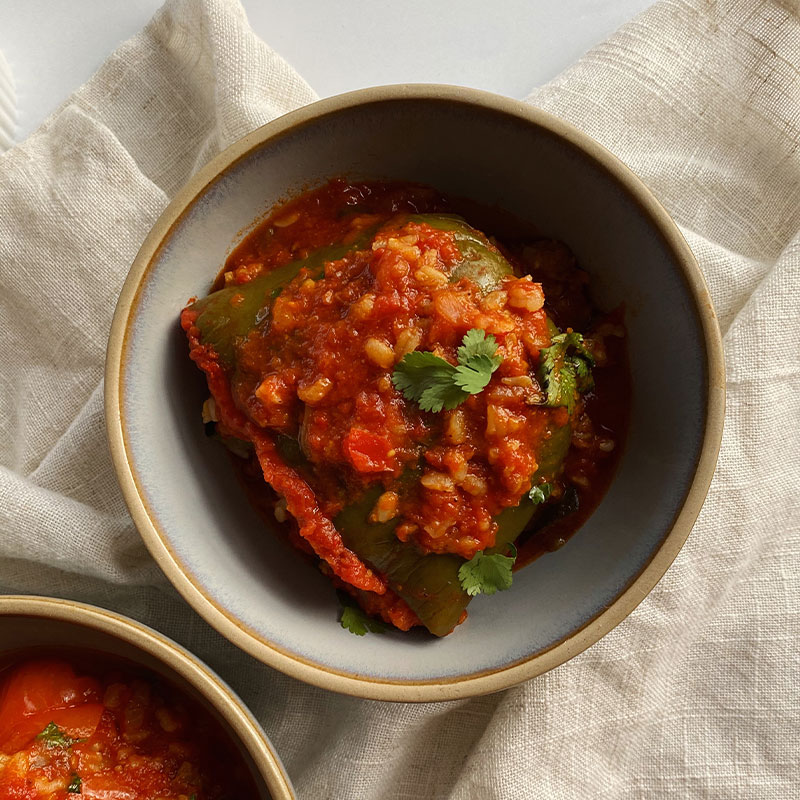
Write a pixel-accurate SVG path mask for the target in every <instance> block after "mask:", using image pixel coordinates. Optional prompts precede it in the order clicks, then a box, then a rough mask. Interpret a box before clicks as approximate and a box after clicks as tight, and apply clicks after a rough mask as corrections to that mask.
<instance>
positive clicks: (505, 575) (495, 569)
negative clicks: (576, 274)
mask: <svg viewBox="0 0 800 800" xmlns="http://www.w3.org/2000/svg"><path fill="white" fill-rule="evenodd" d="M509 547H510V550H511V555H510V556H504V555H501V554H500V553H493V554H492V555H488V556H487V555H486V554H485V553H484V552H483V550H479V551H478V552H477V553H475V555H474V556H472V558H471V559H470V560H469V561H467V562H465V563H464V564H462V565H461V566H460V567H459V570H458V580H459V581H460V582H461V588H462V589H463V590H464V591H465V592H466V593H467V594H468V595H469V596H470V597H474V596H475V595H476V594H494V593H495V592H502V591H505V590H506V589H509V588H511V580H512V576H511V568H512V567H513V566H514V561H516V558H517V549H516V548H515V547H514V545H513V544H512V545H509Z"/></svg>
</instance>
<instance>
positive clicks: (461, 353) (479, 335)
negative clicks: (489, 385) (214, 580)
mask: <svg viewBox="0 0 800 800" xmlns="http://www.w3.org/2000/svg"><path fill="white" fill-rule="evenodd" d="M496 352H497V342H496V341H495V338H494V336H492V334H491V333H490V334H489V335H488V336H487V335H486V331H484V330H481V329H480V328H472V329H471V330H468V331H467V332H466V333H465V334H464V338H463V339H462V340H461V347H459V348H458V363H459V364H466V363H467V362H468V361H469V360H470V359H471V358H473V357H474V356H486V357H487V358H494V357H495V353H496ZM498 363H499V362H498Z"/></svg>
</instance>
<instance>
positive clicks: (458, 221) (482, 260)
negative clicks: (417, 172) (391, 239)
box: [409, 214, 514, 294]
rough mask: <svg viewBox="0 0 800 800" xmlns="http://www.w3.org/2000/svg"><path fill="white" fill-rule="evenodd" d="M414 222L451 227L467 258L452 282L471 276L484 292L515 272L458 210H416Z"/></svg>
mask: <svg viewBox="0 0 800 800" xmlns="http://www.w3.org/2000/svg"><path fill="white" fill-rule="evenodd" d="M409 219H411V220H413V221H414V222H424V223H427V224H428V225H430V226H431V228H436V229H438V230H442V231H452V232H453V234H454V238H455V241H456V246H457V247H458V249H459V251H460V252H461V255H462V256H463V258H464V260H463V261H462V262H461V264H459V265H458V266H457V267H455V269H454V270H453V271H452V273H450V280H451V282H455V281H457V280H459V279H460V278H469V279H470V280H471V281H473V282H474V283H477V284H478V286H479V287H480V289H481V291H482V292H483V293H484V294H487V293H488V292H491V291H494V290H495V289H497V288H499V287H500V284H501V283H502V282H503V278H507V277H508V276H509V275H513V274H514V269H513V268H512V266H511V264H509V262H508V261H507V260H506V259H505V258H504V257H503V256H502V255H501V254H500V253H498V252H496V251H495V250H492V249H491V248H490V246H489V240H488V239H487V238H486V237H485V236H484V235H483V234H482V233H481V232H480V231H477V230H475V228H473V227H472V226H470V225H468V224H467V223H466V222H465V221H464V220H463V219H462V218H461V217H458V216H456V215H455V214H414V215H413V216H411V217H409Z"/></svg>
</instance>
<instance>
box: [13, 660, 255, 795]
mask: <svg viewBox="0 0 800 800" xmlns="http://www.w3.org/2000/svg"><path fill="white" fill-rule="evenodd" d="M255 796H256V790H255V787H254V785H253V783H252V779H251V778H250V777H249V775H248V774H247V772H246V768H245V766H244V764H243V763H242V762H241V759H240V758H239V757H237V756H236V755H235V753H234V752H233V750H232V748H231V745H230V744H229V743H228V741H227V740H226V738H225V736H224V734H223V732H222V730H221V729H220V727H219V724H218V723H217V722H216V721H214V720H213V719H212V718H211V717H210V716H209V714H208V713H207V712H206V711H204V710H203V709H201V708H199V707H198V706H197V704H196V703H194V702H193V701H190V700H189V699H188V698H187V697H185V696H184V695H183V694H182V693H180V692H178V691H176V690H175V689H174V688H173V687H171V686H169V685H168V684H166V683H164V682H163V681H162V680H160V679H158V678H156V677H155V676H154V675H152V674H151V673H147V672H143V671H142V670H139V669H137V668H135V667H133V666H131V667H128V666H127V665H125V664H123V663H121V662H120V663H114V662H103V661H102V660H100V661H98V659H97V658H95V657H87V656H86V655H77V656H76V657H75V658H70V659H69V660H63V659H61V658H50V657H48V658H41V657H37V658H31V659H28V660H25V661H22V662H17V663H15V664H14V665H12V666H10V667H8V668H6V669H5V670H3V671H0V797H1V798H3V800H68V798H73V797H87V798H95V800H223V798H227V800H244V799H245V798H252V797H255Z"/></svg>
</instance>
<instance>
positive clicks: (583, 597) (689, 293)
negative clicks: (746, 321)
mask: <svg viewBox="0 0 800 800" xmlns="http://www.w3.org/2000/svg"><path fill="white" fill-rule="evenodd" d="M341 175H346V176H349V177H354V178H372V179H397V180H403V181H416V182H420V183H424V184H429V185H431V186H434V187H436V188H437V189H438V190H440V191H441V192H443V193H445V194H448V195H450V196H453V197H459V198H467V199H469V200H473V201H476V202H478V203H479V204H481V205H483V206H489V207H491V206H497V207H499V208H501V209H503V210H505V211H507V212H509V213H510V214H512V215H513V216H515V217H517V218H518V219H521V220H523V221H526V222H530V223H531V224H532V225H533V226H535V227H536V228H537V229H538V230H539V231H541V232H543V233H546V234H548V235H551V236H553V237H554V238H556V239H560V240H562V241H564V242H565V243H566V244H567V245H568V246H569V247H570V248H571V249H572V251H573V252H574V253H575V255H576V256H577V258H578V261H579V263H580V264H581V265H582V266H583V267H584V268H585V269H586V270H588V271H589V273H590V274H591V276H592V288H593V293H594V295H595V299H596V300H597V302H598V303H599V304H600V305H601V306H602V307H606V308H608V309H611V308H614V307H616V306H618V305H619V304H621V303H624V305H625V323H626V326H627V330H628V346H629V356H630V362H631V373H632V382H633V399H632V411H631V419H630V428H629V433H628V439H627V444H626V447H625V450H624V453H623V455H622V458H621V461H620V464H619V467H618V469H617V473H616V476H615V478H614V481H613V484H612V486H611V488H610V489H609V491H608V493H607V494H606V496H605V498H604V499H603V501H602V503H601V504H600V506H599V507H598V509H597V510H596V511H595V512H594V514H593V515H592V516H591V518H590V519H589V520H588V522H587V523H586V524H585V525H584V527H583V528H582V529H581V530H580V531H579V532H578V533H577V534H576V535H575V536H574V537H573V538H572V539H571V540H570V541H569V542H568V543H567V545H566V546H564V547H563V548H561V549H560V550H558V551H557V552H556V553H553V554H550V555H547V556H545V557H543V558H541V559H539V560H538V561H536V562H535V563H533V564H532V565H530V566H528V567H526V568H525V569H523V570H521V571H520V572H518V573H517V575H516V576H515V579H514V586H513V587H512V588H511V589H510V590H509V591H507V592H503V593H502V594H499V595H495V596H493V597H491V598H482V597H479V598H476V599H475V600H474V601H473V602H472V604H471V605H470V614H469V619H468V620H467V622H466V623H465V624H464V625H462V626H460V627H459V628H457V629H456V630H455V632H454V633H452V634H451V635H450V636H447V637H445V638H443V639H440V640H433V639H432V638H431V637H427V636H424V635H416V634H413V633H412V634H411V635H408V634H402V633H399V632H398V633H394V632H392V633H389V634H386V635H383V636H366V637H363V638H359V639H356V638H355V637H353V636H352V634H350V633H349V632H348V631H346V630H344V629H342V628H341V627H340V626H339V625H338V624H337V621H336V619H337V603H336V600H335V596H334V594H333V592H332V590H331V588H330V586H329V584H328V582H327V580H326V579H325V578H324V577H323V576H321V575H319V574H318V573H317V572H316V570H315V569H314V568H313V567H312V566H310V565H309V564H307V563H306V562H305V561H304V560H303V559H302V558H299V557H297V555H296V554H295V553H294V552H292V551H291V550H290V549H289V548H288V547H287V546H286V545H285V544H284V543H283V542H282V541H279V540H278V539H277V538H276V537H274V536H272V535H271V533H270V531H269V530H267V529H266V523H265V522H264V521H263V520H262V519H261V518H260V517H259V516H258V515H257V514H256V513H255V512H254V511H253V510H252V509H251V508H250V506H249V504H248V502H247V500H246V498H245V495H244V492H243V490H242V489H241V487H240V486H239V484H238V483H237V481H236V479H235V477H234V475H233V472H232V470H231V469H230V468H229V465H228V464H227V463H226V459H225V458H224V457H222V455H221V454H220V452H219V449H218V448H217V447H216V446H214V445H213V444H211V443H209V441H208V440H206V439H205V437H204V436H203V434H202V427H201V425H200V421H199V409H200V406H201V404H202V402H203V400H204V398H205V397H206V396H207V389H206V388H205V382H204V380H203V377H202V376H201V374H200V373H199V371H198V370H197V369H196V368H195V367H194V365H193V364H192V363H191V362H190V361H189V358H188V355H187V345H186V342H185V339H184V336H183V334H182V332H181V331H180V329H179V325H178V315H179V313H180V310H181V309H182V308H183V307H184V306H185V305H186V302H187V300H188V299H189V298H190V297H192V296H202V295H204V294H205V293H207V292H208V290H209V288H210V286H211V283H212V281H213V280H214V278H215V276H216V275H217V273H218V272H219V270H220V269H221V267H222V265H223V262H224V260H225V257H226V256H227V255H228V253H229V252H230V251H231V250H232V248H233V246H234V245H235V244H236V243H238V242H239V241H241V239H242V237H243V236H244V235H245V234H246V233H247V232H248V231H249V230H251V229H252V227H253V225H254V223H255V221H257V220H258V219H259V218H263V216H264V214H265V213H266V212H268V211H269V209H270V208H271V207H273V206H274V205H275V204H277V203H278V202H279V201H282V200H285V199H286V198H287V197H290V196H292V195H294V194H296V193H298V192H300V191H303V190H305V189H308V188H310V187H313V186H316V185H319V184H321V183H322V182H324V181H325V180H327V179H329V178H331V177H336V176H341ZM105 392H106V396H105V401H106V416H107V425H108V433H109V439H110V444H111V450H112V454H113V458H114V464H115V467H116V470H117V474H118V477H119V481H120V484H121V486H122V490H123V492H124V495H125V498H126V501H127V503H128V507H129V508H130V511H131V514H132V515H133V518H134V521H135V522H136V525H137V526H138V528H139V531H140V532H141V535H142V537H143V539H144V541H145V543H146V544H147V546H148V548H149V549H150V552H151V553H152V555H153V557H154V558H155V559H156V561H157V562H158V563H159V565H160V566H161V568H162V569H163V570H164V572H165V573H166V575H167V576H168V578H169V579H170V580H171V581H172V583H173V584H174V585H175V586H176V588H177V589H178V590H179V591H180V592H181V593H182V594H183V596H184V597H185V598H186V600H187V601H188V602H189V603H190V604H191V605H192V606H193V607H194V608H195V609H196V610H197V612H198V613H199V614H200V615H201V616H203V617H204V618H205V619H206V620H207V621H208V622H209V623H210V624H211V625H213V626H214V627H215V628H216V629H217V630H218V631H220V632H221V633H222V634H223V635H225V636H227V637H228V638H229V639H230V640H231V641H232V642H234V643H235V644H237V645H238V646H239V647H241V648H242V649H243V650H245V651H247V652H248V653H250V654H251V655H253V656H255V657H256V658H258V659H260V660H261V661H263V662H264V663H266V664H269V665H271V666H273V667H275V668H276V669H279V670H282V671H283V672H285V673H287V674H289V675H292V676H294V677H296V678H299V679H301V680H304V681H307V682H309V683H312V684H315V685H317V686H321V687H323V688H326V689H331V690H334V691H339V692H344V693H348V694H352V695H358V696H361V697H369V698H376V699H382V700H399V701H427V700H445V699H452V698H458V697H466V696H471V695H476V694H483V693H487V692H492V691H497V690H499V689H504V688H506V687H508V686H511V685H513V684H516V683H518V682H520V681H522V680H525V679H527V678H532V677H534V676H536V675H539V674H540V673H542V672H544V671H546V670H548V669H551V668H552V667H555V666H557V665H559V664H561V663H563V662H564V661H566V660H567V659H569V658H571V657H572V656H574V655H575V654H576V653H579V652H581V651H582V650H584V649H585V648H586V647H588V646H590V645H591V644H593V643H594V642H596V641H597V640H598V639H599V638H600V637H601V636H603V635H605V634H606V633H607V632H608V631H610V630H611V629H612V628H613V627H614V626H615V625H616V624H617V623H619V622H620V621H621V620H622V619H624V618H625V617H626V616H627V615H628V614H630V612H631V611H632V610H633V609H634V608H635V607H636V605H638V603H639V602H641V600H642V599H643V598H644V597H645V596H646V595H647V593H648V592H649V591H650V590H651V589H652V588H653V586H654V585H655V584H656V582H657V581H658V580H659V578H660V577H661V576H662V575H663V573H664V571H665V570H666V569H667V567H668V566H669V565H670V563H671V562H672V560H673V559H674V558H675V556H676V555H677V553H678V551H679V550H680V548H681V546H682V544H683V542H684V541H685V539H686V537H687V535H688V534H689V531H690V529H691V526H692V524H693V523H694V521H695V519H696V517H697V514H698V512H699V510H700V507H701V505H702V502H703V499H704V497H705V495H706V492H707V490H708V486H709V483H710V481H711V476H712V473H713V470H714V465H715V463H716V457H717V452H718V449H719V443H720V438H721V433H722V422H723V410H724V403H725V399H724V367H723V360H722V349H721V342H720V335H719V329H718V326H717V322H716V318H715V315H714V311H713V308H712V304H711V300H710V298H709V295H708V291H707V289H706V286H705V283H704V282H703V278H702V275H701V273H700V270H699V269H698V266H697V263H696V262H695V259H694V257H693V256H692V253H691V251H690V249H689V247H688V245H687V244H686V242H685V240H684V239H683V237H682V236H681V234H680V232H679V231H678V229H677V227H676V225H675V224H674V222H673V221H672V220H671V219H670V217H669V216H668V214H667V213H666V211H665V210H664V209H663V208H662V207H661V206H660V205H659V203H658V202H657V201H656V200H655V198H654V197H653V195H652V194H651V193H650V192H649V191H648V189H647V188H646V187H645V186H644V184H643V183H642V182H641V181H640V180H639V179H638V178H637V177H636V176H635V175H634V174H633V173H632V172H631V171H630V170H629V169H627V168H626V167H625V166H624V165H623V164H622V163H621V162H620V161H619V160H618V159H616V158H615V157H614V156H613V155H611V154H610V153H609V152H608V151H606V150H605V149H604V148H603V147H601V146H600V145H599V144H597V143H596V142H595V141H593V140H592V139H590V138H589V137H588V136H586V135H585V134H583V133H581V132H580V131H578V130H577V129H575V128H573V127H572V126H570V125H568V124H567V123H565V122H563V121H561V120H559V119H556V118H555V117H553V116H551V115H549V114H546V113H544V112H543V111H540V110H538V109H536V108H534V107H532V106H529V105H526V104H524V103H522V102H517V101H514V100H509V99H505V98H502V97H497V96H495V95H492V94H487V93H485V92H480V91H474V90H467V89H461V88H455V87H447V86H430V85H410V86H408V85H407V86H392V87H383V88H377V89H367V90H363V91H358V92H353V93H350V94H346V95H342V96H339V97H333V98H330V99H327V100H322V101H320V102H318V103H314V104H313V105H310V106H307V107H305V108H302V109H300V110H298V111H295V112H293V113H290V114H287V115H286V116H284V117H281V118H280V119H278V120H275V121H274V122H271V123H269V124H268V125H266V126H264V127H263V128H259V129H258V130H256V131H254V132H253V133H251V134H249V135H248V136H246V137H245V138H244V139H242V140H241V141H239V142H237V143H236V144H234V145H232V146H231V147H229V148H228V149H227V150H225V151H224V152H223V153H222V154H221V155H219V156H218V157H217V158H215V159H214V160H213V161H212V162H211V163H209V164H208V165H207V166H206V167H204V168H203V169H202V170H201V171H200V172H199V173H198V174H197V175H196V176H195V177H194V178H192V179H191V180H190V181H189V183H188V184H187V185H186V186H185V187H184V188H183V189H182V190H181V191H180V192H179V193H178V194H177V195H176V197H175V199H174V200H173V201H172V203H171V204H170V205H169V206H168V207H167V209H166V210H165V211H164V213H163V214H162V216H161V218H160V219H159V220H158V222H157V223H156V225H155V227H154V228H153V230H152V232H151V233H150V235H149V236H148V237H147V239H146V241H145V242H144V244H143V245H142V248H141V250H140V252H139V254H138V256H137V257H136V260H135V262H134V264H133V266H132V268H131V271H130V274H129V276H128V279H127V281H126V283H125V285H124V288H123V290H122V293H121V296H120V299H119V303H118V306H117V310H116V314H115V317H114V322H113V326H112V330H111V337H110V340H109V345H108V357H107V364H106V384H105Z"/></svg>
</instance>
